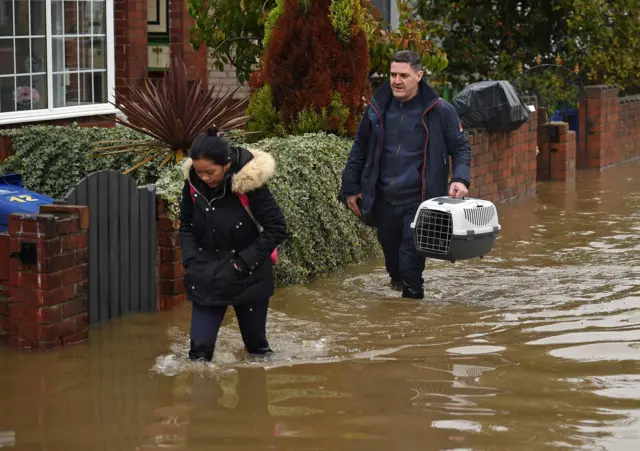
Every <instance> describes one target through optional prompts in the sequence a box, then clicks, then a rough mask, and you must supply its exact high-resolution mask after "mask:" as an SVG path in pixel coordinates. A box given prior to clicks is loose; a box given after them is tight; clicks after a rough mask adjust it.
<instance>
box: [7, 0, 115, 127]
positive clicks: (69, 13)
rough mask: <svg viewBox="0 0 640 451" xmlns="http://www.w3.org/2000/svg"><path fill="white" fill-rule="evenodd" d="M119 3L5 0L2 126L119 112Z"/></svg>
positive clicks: (78, 0) (85, 0)
mask: <svg viewBox="0 0 640 451" xmlns="http://www.w3.org/2000/svg"><path fill="white" fill-rule="evenodd" d="M113 38H114V36H113V0H0V124H11V123H18V122H28V121H39V120H50V119H63V118H70V117H74V116H86V115H92V114H107V113H112V112H115V108H113V106H112V105H110V104H109V101H113V94H114V92H113V91H114V78H115V71H114V55H113V51H114V48H113V47H114V46H113Z"/></svg>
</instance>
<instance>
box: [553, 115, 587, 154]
mask: <svg viewBox="0 0 640 451" xmlns="http://www.w3.org/2000/svg"><path fill="white" fill-rule="evenodd" d="M551 120H552V121H558V122H566V123H567V124H569V130H573V131H574V132H576V148H577V146H578V143H579V136H580V119H579V113H578V110H577V109H575V108H560V109H558V110H556V111H555V113H554V114H553V116H551Z"/></svg>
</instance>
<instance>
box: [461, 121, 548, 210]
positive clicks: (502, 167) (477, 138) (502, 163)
mask: <svg viewBox="0 0 640 451" xmlns="http://www.w3.org/2000/svg"><path fill="white" fill-rule="evenodd" d="M537 130H538V117H537V112H533V113H531V118H530V119H529V121H528V122H527V123H526V124H524V125H523V126H522V127H520V128H519V129H518V130H515V131H512V132H503V133H486V132H484V131H480V130H470V131H469V144H470V145H471V155H472V160H471V176H472V181H471V188H470V193H469V196H470V197H476V198H482V199H487V200H490V201H492V202H500V201H503V200H507V199H511V198H514V197H518V196H525V195H530V194H533V193H535V191H536V168H537V165H536V147H537V140H538V132H537Z"/></svg>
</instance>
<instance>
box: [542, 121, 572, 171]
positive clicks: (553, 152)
mask: <svg viewBox="0 0 640 451" xmlns="http://www.w3.org/2000/svg"><path fill="white" fill-rule="evenodd" d="M538 148H539V150H540V154H539V155H538V162H537V165H538V171H537V179H538V180H539V181H540V180H570V179H573V178H575V176H576V132H574V131H571V130H569V124H567V123H565V122H552V123H548V124H542V125H540V127H539V128H538Z"/></svg>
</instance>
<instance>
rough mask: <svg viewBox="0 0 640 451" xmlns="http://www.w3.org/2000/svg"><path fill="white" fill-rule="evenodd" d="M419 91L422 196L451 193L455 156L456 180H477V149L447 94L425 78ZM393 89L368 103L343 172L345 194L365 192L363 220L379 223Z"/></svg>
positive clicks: (384, 88) (385, 89) (382, 89)
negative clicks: (444, 96)
mask: <svg viewBox="0 0 640 451" xmlns="http://www.w3.org/2000/svg"><path fill="white" fill-rule="evenodd" d="M418 96H419V98H420V101H421V104H422V108H423V111H424V112H423V113H422V125H423V126H424V128H425V132H426V133H425V143H424V164H423V166H422V200H423V201H424V200H427V199H432V198H434V197H438V196H445V195H447V194H448V188H449V156H451V162H452V164H453V171H452V174H451V175H452V176H451V181H452V182H462V183H464V184H465V185H466V186H467V187H469V184H470V183H471V148H470V147H469V143H468V141H467V137H466V136H465V134H464V133H463V132H462V125H461V123H460V119H459V118H458V113H456V110H455V109H454V108H453V106H452V105H451V104H449V103H448V102H446V101H444V100H443V99H441V98H440V97H439V96H438V95H437V94H436V93H435V91H434V90H433V89H431V87H430V86H429V85H428V84H427V83H426V82H424V81H421V82H420V84H419V91H418ZM392 99H393V92H392V91H391V84H390V83H389V82H387V83H385V84H384V85H383V86H381V87H380V88H379V89H378V90H377V91H376V92H375V94H374V95H373V97H372V98H371V100H370V101H369V102H368V106H367V108H366V110H365V114H364V116H363V118H362V120H361V121H360V125H358V130H357V132H356V137H355V140H354V142H353V146H352V147H351V152H349V158H348V160H347V164H346V167H345V169H344V171H343V172H342V190H341V195H340V198H341V200H342V201H343V202H344V201H345V198H346V197H347V196H354V195H356V194H362V201H361V202H360V205H359V207H360V212H361V213H362V216H361V219H362V221H363V222H364V223H365V224H367V225H370V226H375V222H374V220H373V204H374V202H375V199H376V184H377V182H378V177H379V175H380V156H381V155H382V152H383V149H384V134H385V130H384V117H385V113H386V111H387V109H388V108H389V105H390V103H391V100H392Z"/></svg>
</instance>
